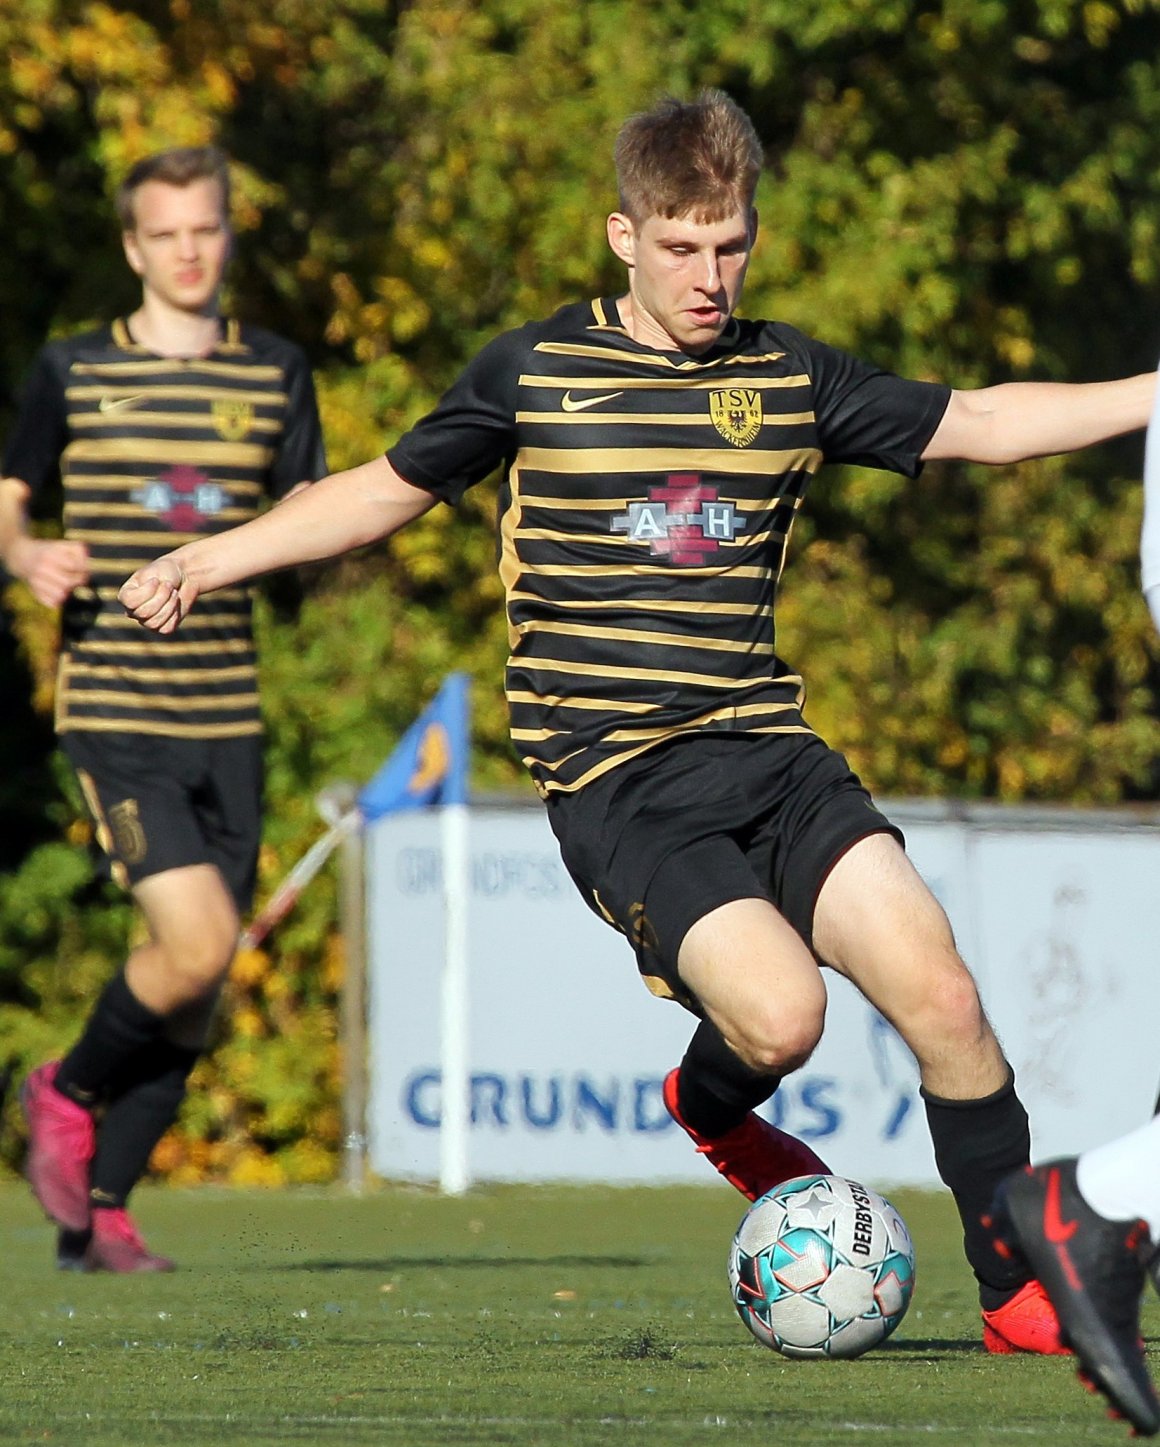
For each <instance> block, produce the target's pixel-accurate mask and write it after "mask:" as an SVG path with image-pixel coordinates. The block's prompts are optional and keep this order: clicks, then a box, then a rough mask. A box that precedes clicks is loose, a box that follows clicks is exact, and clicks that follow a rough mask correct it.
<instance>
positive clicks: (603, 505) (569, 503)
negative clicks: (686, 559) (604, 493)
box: [523, 493, 786, 513]
mask: <svg viewBox="0 0 1160 1447" xmlns="http://www.w3.org/2000/svg"><path fill="white" fill-rule="evenodd" d="M712 500H713V499H710V501H712ZM721 500H722V501H723V502H728V503H731V504H732V505H733V507H734V508H736V510H737V511H738V512H743V513H763V512H772V510H773V509H774V508H775V507H777V506H778V505H779V504H780V503H782V502H783V501H785V500H786V499H782V498H776V497H775V498H771V497H731V498H723V499H721ZM523 501H524V506H525V507H529V508H532V507H534V508H543V509H544V510H545V511H549V510H551V511H554V512H615V511H616V510H617V509H618V508H619V509H620V511H621V512H623V511H624V510H625V508H627V507H628V505H629V503H630V502H637V501H639V497H629V496H628V495H627V494H625V495H622V496H620V497H611V498H609V497H560V496H558V495H556V494H552V495H551V496H544V497H537V496H536V495H535V494H534V493H525V494H524V499H523ZM697 505H698V504H690V506H697Z"/></svg>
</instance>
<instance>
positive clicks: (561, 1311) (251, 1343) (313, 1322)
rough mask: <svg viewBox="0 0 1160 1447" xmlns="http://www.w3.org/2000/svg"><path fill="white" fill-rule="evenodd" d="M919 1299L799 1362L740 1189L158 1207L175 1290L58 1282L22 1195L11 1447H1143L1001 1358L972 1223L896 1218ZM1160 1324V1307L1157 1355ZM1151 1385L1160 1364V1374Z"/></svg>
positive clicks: (4, 1207)
mask: <svg viewBox="0 0 1160 1447" xmlns="http://www.w3.org/2000/svg"><path fill="white" fill-rule="evenodd" d="M890 1194H891V1197H892V1199H893V1200H894V1202H895V1204H896V1205H897V1206H898V1207H899V1208H900V1209H901V1210H902V1212H903V1214H904V1216H905V1217H906V1219H907V1221H908V1222H909V1224H910V1226H911V1229H912V1231H913V1234H914V1238H915V1243H916V1248H917V1255H918V1278H917V1290H916V1293H915V1298H914V1301H913V1303H912V1305H911V1309H910V1312H909V1314H908V1316H907V1317H906V1319H905V1320H904V1321H903V1323H902V1325H901V1327H900V1328H899V1330H898V1331H897V1333H896V1334H895V1336H894V1337H893V1338H892V1339H891V1340H890V1341H889V1342H887V1343H886V1344H885V1345H884V1346H883V1347H881V1348H880V1349H879V1350H877V1351H875V1352H871V1353H870V1354H869V1355H867V1356H865V1357H862V1358H860V1359H859V1360H857V1361H853V1362H791V1361H786V1360H783V1359H782V1358H780V1357H778V1356H776V1355H774V1354H773V1353H771V1352H769V1351H766V1350H765V1349H764V1348H762V1347H760V1346H758V1345H757V1344H756V1343H755V1342H754V1341H753V1340H752V1339H751V1338H750V1336H749V1334H748V1333H747V1332H746V1330H745V1328H744V1327H743V1326H742V1324H741V1322H740V1321H739V1320H738V1318H737V1317H736V1316H735V1314H734V1312H733V1307H732V1305H731V1303H730V1300H729V1294H728V1287H727V1283H726V1275H725V1261H726V1253H727V1249H728V1245H729V1240H730V1237H731V1236H732V1233H733V1230H734V1227H735V1226H736V1224H737V1222H738V1220H739V1219H740V1215H741V1210H742V1207H743V1204H744V1203H743V1202H742V1201H741V1200H740V1198H739V1197H737V1196H736V1195H735V1194H734V1193H733V1192H731V1191H730V1190H729V1189H728V1188H727V1187H724V1186H716V1185H707V1186H705V1187H704V1188H654V1189H613V1188H605V1187H563V1186H561V1187H538V1188H537V1187H481V1188H478V1189H476V1190H473V1191H471V1192H469V1193H468V1194H467V1195H465V1196H463V1197H460V1198H454V1199H445V1198H441V1197H439V1196H437V1195H435V1194H434V1193H432V1192H428V1191H424V1190H420V1189H410V1188H406V1189H405V1188H397V1187H385V1186H384V1187H381V1188H378V1189H374V1190H372V1191H370V1192H368V1193H367V1194H365V1195H362V1196H360V1197H353V1196H351V1195H349V1194H348V1193H346V1192H344V1191H342V1190H341V1189H338V1188H336V1189H334V1190H332V1191H311V1192H290V1191H287V1192H281V1193H256V1192H242V1191H227V1190H218V1189H210V1188H206V1189H202V1190H193V1191H177V1190H164V1189H147V1188H146V1189H142V1190H141V1191H139V1192H138V1193H137V1198H136V1201H135V1206H136V1210H137V1215H138V1217H139V1219H140V1221H141V1222H142V1224H143V1226H144V1228H145V1231H146V1235H147V1238H148V1240H149V1242H150V1244H151V1245H152V1246H153V1247H154V1248H155V1249H157V1250H162V1251H167V1252H171V1253H172V1254H173V1255H174V1256H176V1257H177V1258H178V1259H179V1261H180V1264H181V1269H180V1271H178V1272H176V1273H175V1274H173V1275H172V1276H152V1277H109V1276H77V1275H73V1274H69V1273H58V1272H56V1271H55V1270H54V1269H53V1268H52V1266H51V1257H50V1251H51V1234H50V1230H49V1227H48V1225H47V1224H46V1223H45V1222H44V1220H43V1219H42V1218H41V1216H40V1214H39V1211H38V1209H37V1208H36V1206H35V1204H34V1203H33V1201H32V1200H31V1198H30V1197H29V1195H28V1193H27V1190H26V1189H25V1188H24V1187H23V1186H22V1185H21V1184H20V1183H18V1182H8V1183H5V1184H3V1185H0V1283H2V1284H0V1304H2V1309H0V1386H2V1390H0V1441H2V1442H23V1443H42V1442H49V1443H55V1444H74V1443H75V1444H77V1447H127V1444H133V1447H153V1444H168V1443H182V1444H199V1447H200V1444H206V1447H209V1444H221V1443H224V1444H244V1447H251V1444H253V1447H263V1444H267V1443H311V1444H341V1447H355V1444H363V1443H368V1444H369V1443H375V1444H404V1447H426V1444H431V1447H435V1444H439V1447H448V1444H470V1447H476V1444H489V1443H512V1444H529V1443H535V1444H552V1447H556V1444H559V1447H588V1444H593V1447H595V1444H600V1447H605V1444H611V1447H621V1444H633V1447H638V1444H639V1447H644V1444H648V1447H658V1444H664V1447H673V1444H685V1443H698V1444H700V1443H721V1444H724V1443H730V1444H732V1443H776V1444H778V1447H813V1444H829V1443H847V1444H853V1443H881V1444H884V1447H895V1444H900V1447H901V1444H906V1447H909V1444H918V1443H923V1444H928V1447H929V1444H932V1443H939V1442H945V1443H947V1444H948V1447H951V1444H953V1447H967V1444H975V1443H978V1444H988V1447H994V1444H996V1443H998V1444H1007V1443H1010V1444H1012V1447H1015V1444H1018V1447H1032V1444H1038V1443H1043V1444H1045V1447H1046V1444H1051V1447H1058V1444H1060V1443H1063V1444H1068V1447H1070V1444H1074V1443H1089V1442H1090V1443H1100V1442H1118V1441H1123V1440H1125V1439H1126V1437H1127V1431H1126V1428H1125V1427H1124V1426H1123V1424H1113V1423H1110V1422H1108V1421H1107V1420H1106V1419H1105V1417H1104V1412H1103V1404H1102V1403H1101V1402H1099V1401H1097V1400H1095V1399H1093V1398H1091V1397H1089V1396H1087V1395H1086V1394H1085V1393H1084V1392H1082V1391H1081V1390H1080V1389H1079V1387H1078V1386H1077V1384H1076V1382H1075V1378H1074V1374H1073V1371H1072V1368H1071V1365H1070V1364H1069V1363H1067V1362H1064V1361H1061V1360H1059V1359H1055V1360H1045V1359H1033V1358H1030V1357H1018V1358H1016V1357H1005V1358H995V1357H988V1356H986V1355H985V1354H984V1353H983V1351H982V1348H981V1346H980V1338H979V1325H978V1315H977V1308H976V1303H975V1298H974V1293H973V1290H972V1286H971V1281H970V1278H969V1275H968V1272H967V1268H966V1266H965V1264H964V1263H963V1260H962V1257H961V1253H960V1247H959V1230H958V1224H957V1220H956V1218H955V1215H954V1210H953V1206H952V1205H951V1203H950V1199H949V1197H947V1196H945V1195H943V1194H941V1193H919V1192H907V1191H897V1192H891V1193H890ZM1158 1322H1160V1303H1157V1301H1156V1299H1155V1298H1154V1297H1152V1296H1151V1294H1149V1297H1148V1301H1147V1305H1146V1308H1145V1318H1144V1331H1145V1336H1146V1337H1147V1338H1149V1340H1150V1341H1152V1342H1153V1343H1154V1340H1155V1336H1156V1330H1157V1325H1158ZM1153 1361H1154V1364H1155V1361H1156V1356H1155V1351H1154V1350H1153Z"/></svg>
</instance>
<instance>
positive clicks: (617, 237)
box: [608, 211, 636, 266]
mask: <svg viewBox="0 0 1160 1447" xmlns="http://www.w3.org/2000/svg"><path fill="white" fill-rule="evenodd" d="M608 244H609V246H610V247H611V248H612V254H613V255H614V256H615V257H617V258H618V260H620V261H623V262H624V264H625V266H635V265H636V230H635V228H634V227H633V224H632V218H631V217H630V216H626V215H625V214H624V212H623V211H614V212H613V213H612V215H611V216H610V217H609V218H608Z"/></svg>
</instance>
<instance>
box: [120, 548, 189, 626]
mask: <svg viewBox="0 0 1160 1447" xmlns="http://www.w3.org/2000/svg"><path fill="white" fill-rule="evenodd" d="M117 597H118V599H119V600H120V603H121V606H122V607H123V608H124V609H125V611H126V612H127V613H128V614H129V615H130V617H132V618H136V620H137V622H138V623H140V624H142V625H143V626H144V627H146V628H148V629H150V630H151V631H152V632H154V633H172V632H173V631H174V629H175V628H177V627H178V625H179V624H180V623H181V620H182V619H183V618H184V617H185V615H186V614H187V613H188V612H189V610H190V608H192V607H193V604H194V601H195V599H196V598H197V584H196V583H195V582H193V581H192V579H190V578H189V577H187V576H186V574H185V571H184V570H183V569H182V567H181V565H180V564H179V563H177V562H175V561H174V560H173V559H172V558H156V559H155V560H154V561H153V562H152V563H146V564H145V566H144V567H143V568H138V569H137V571H136V572H135V573H134V574H133V576H132V577H131V578H127V579H126V580H125V582H124V583H122V585H121V589H120V592H119V593H118V594H117Z"/></svg>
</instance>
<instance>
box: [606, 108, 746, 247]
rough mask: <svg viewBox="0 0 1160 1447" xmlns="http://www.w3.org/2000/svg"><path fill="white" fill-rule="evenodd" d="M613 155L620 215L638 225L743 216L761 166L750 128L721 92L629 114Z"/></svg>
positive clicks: (744, 116) (740, 111) (741, 114)
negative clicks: (677, 218)
mask: <svg viewBox="0 0 1160 1447" xmlns="http://www.w3.org/2000/svg"><path fill="white" fill-rule="evenodd" d="M614 154H615V159H616V180H617V186H618V188H619V192H620V209H621V211H623V212H624V214H625V215H627V216H629V217H631V218H632V220H634V221H637V222H639V221H644V220H647V218H648V217H649V216H665V217H673V216H688V217H690V218H691V219H692V220H694V221H697V222H714V221H723V220H724V219H725V218H726V217H727V216H731V215H734V214H735V213H736V212H738V211H742V212H748V211H749V209H750V208H751V207H752V205H753V196H754V192H755V191H756V190H757V181H758V177H759V176H760V175H761V166H762V160H763V156H762V151H761V142H760V141H759V140H758V139H757V132H756V131H755V130H754V128H753V122H752V121H751V120H750V119H749V117H748V116H747V115H746V114H745V112H744V111H743V110H742V109H741V107H740V106H739V105H738V104H737V103H736V102H735V101H733V100H730V98H729V97H728V96H727V95H726V94H725V93H724V91H720V90H703V91H702V92H701V93H700V95H698V96H697V98H696V100H693V101H681V100H677V99H675V97H673V96H666V97H665V98H664V99H663V100H661V101H659V102H658V103H657V104H656V105H655V106H653V107H652V109H651V110H647V111H642V112H641V113H639V114H638V115H634V116H630V117H629V118H628V120H627V121H625V123H624V125H623V126H621V128H620V134H619V135H618V136H617V138H616V150H615V153H614Z"/></svg>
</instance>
